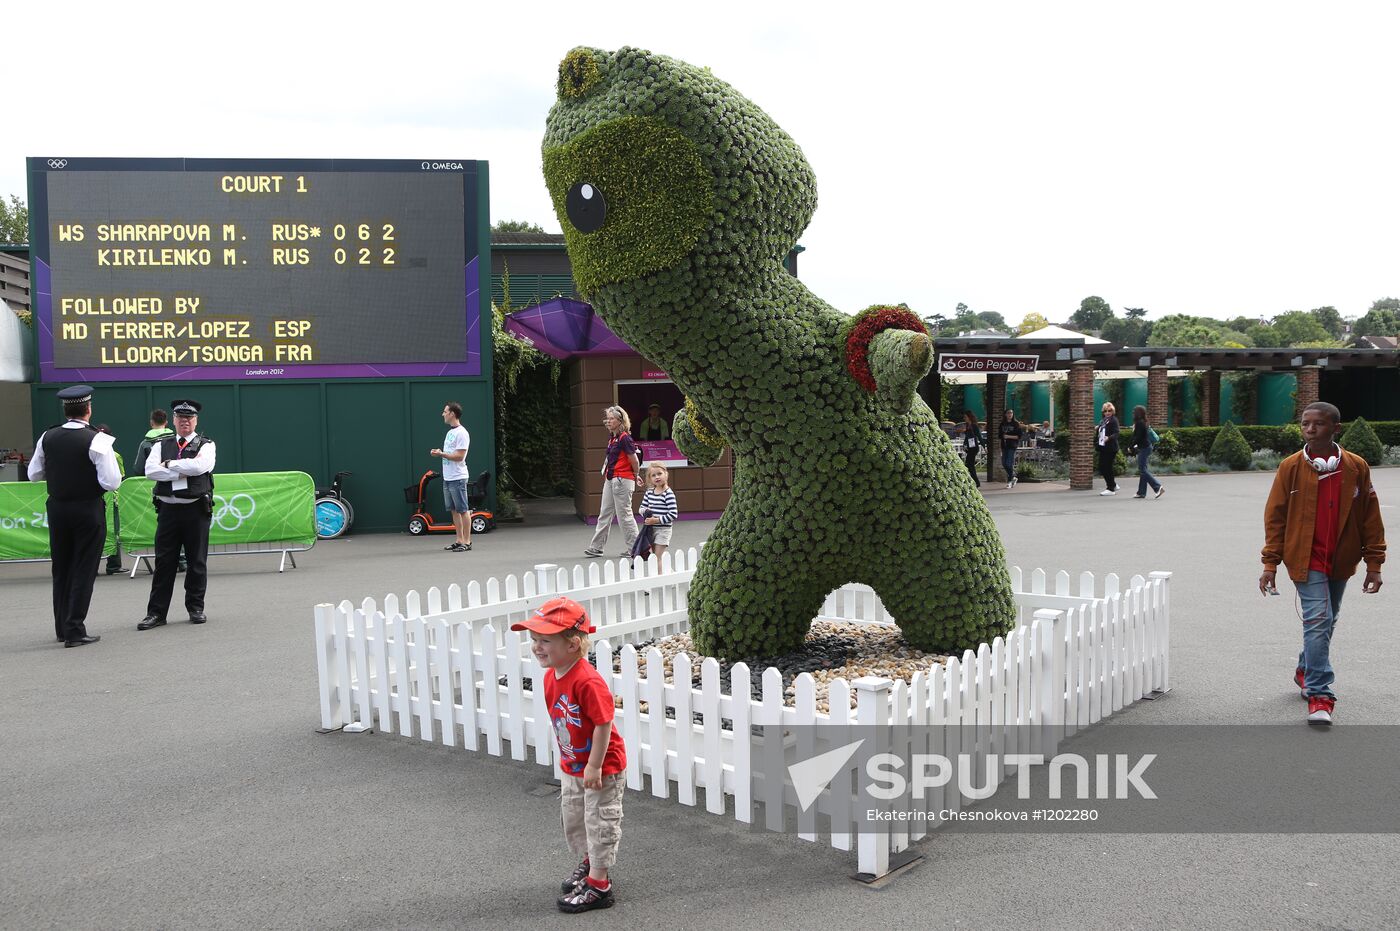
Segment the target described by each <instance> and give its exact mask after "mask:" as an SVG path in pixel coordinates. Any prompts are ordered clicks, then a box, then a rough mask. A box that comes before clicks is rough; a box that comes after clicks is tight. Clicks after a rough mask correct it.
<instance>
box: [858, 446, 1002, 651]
mask: <svg viewBox="0 0 1400 931" xmlns="http://www.w3.org/2000/svg"><path fill="white" fill-rule="evenodd" d="M944 445H945V446H946V447H947V448H941V449H938V450H936V451H935V452H934V453H933V458H934V461H935V462H936V463H937V466H936V468H937V472H938V474H939V475H942V476H945V477H946V480H945V481H940V482H938V489H939V490H938V494H937V497H935V498H934V499H933V501H932V504H931V506H930V507H928V508H927V509H925V510H923V513H922V514H921V519H920V520H918V521H916V522H914V523H912V524H910V523H907V522H903V523H901V524H900V525H899V530H898V532H896V531H895V530H894V529H891V530H890V531H889V532H888V534H887V536H886V539H888V540H889V541H890V545H889V546H888V547H887V548H882V549H881V551H880V552H879V553H877V554H872V558H870V559H868V561H867V562H866V565H865V566H863V567H862V569H861V571H860V577H861V578H862V579H864V580H866V581H868V582H869V584H870V585H871V586H872V587H873V588H874V589H875V591H876V593H878V594H879V596H880V601H881V602H883V603H884V605H885V608H886V610H888V611H889V613H890V614H891V616H893V618H894V620H895V623H897V624H898V625H899V627H900V630H902V631H903V632H904V638H905V639H906V640H907V641H909V643H910V645H912V646H914V647H916V648H918V649H920V650H925V651H929V652H939V653H961V652H962V651H963V650H966V649H972V650H975V649H977V646H978V644H980V643H984V642H986V643H990V642H991V641H992V639H993V638H995V637H997V636H1003V635H1005V634H1006V633H1008V632H1009V631H1010V630H1011V629H1012V628H1013V627H1014V626H1015V617H1016V615H1015V603H1014V600H1013V599H1012V596H1011V579H1010V576H1009V575H1008V574H1007V568H1006V551H1005V550H1004V549H1003V548H1002V544H1001V537H1000V535H999V534H998V533H997V529H996V525H995V524H994V523H993V521H992V515H991V512H989V511H988V510H987V506H986V504H985V503H984V502H983V500H982V496H981V495H980V494H978V493H977V492H976V491H975V490H974V489H973V487H972V482H971V480H970V479H969V478H968V477H967V473H966V472H960V471H959V470H960V468H961V467H960V466H959V465H958V463H957V459H956V458H955V456H954V454H953V452H952V448H951V446H947V444H944Z"/></svg>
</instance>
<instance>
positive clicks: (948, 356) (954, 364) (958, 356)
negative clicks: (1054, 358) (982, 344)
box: [938, 352, 1040, 375]
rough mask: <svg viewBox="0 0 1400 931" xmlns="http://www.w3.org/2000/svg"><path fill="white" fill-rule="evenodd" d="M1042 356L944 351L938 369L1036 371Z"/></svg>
mask: <svg viewBox="0 0 1400 931" xmlns="http://www.w3.org/2000/svg"><path fill="white" fill-rule="evenodd" d="M1039 362H1040V356H1034V355H1032V356H1010V355H996V354H993V353H985V352H943V353H939V355H938V371H939V372H942V373H943V374H945V375H955V374H959V373H967V374H974V373H985V374H995V375H1011V374H1016V373H1020V372H1034V371H1035V370H1036V365H1037V364H1038V363H1039Z"/></svg>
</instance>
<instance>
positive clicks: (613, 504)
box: [583, 404, 641, 557]
mask: <svg viewBox="0 0 1400 931" xmlns="http://www.w3.org/2000/svg"><path fill="white" fill-rule="evenodd" d="M603 426H605V427H607V428H608V452H607V456H606V458H604V460H603V468H602V469H601V470H600V471H601V472H602V475H603V503H602V506H601V507H600V508H599V509H598V526H597V529H595V530H594V531H593V539H592V541H591V542H590V543H589V544H588V547H587V549H585V550H584V551H583V555H585V556H590V557H597V556H602V555H603V547H604V546H605V545H607V542H608V533H609V532H610V531H611V530H612V522H613V517H616V518H617V522H618V523H619V524H621V525H622V532H623V534H624V535H625V536H626V538H627V549H626V551H625V552H623V553H622V555H623V556H624V557H626V556H631V555H632V544H633V543H635V542H636V540H637V518H636V517H635V516H634V515H633V514H632V495H633V494H634V493H636V490H637V475H638V473H639V472H640V471H641V460H640V459H638V458H637V444H636V443H634V442H632V436H631V434H630V433H628V430H629V429H630V428H631V426H632V422H631V418H630V417H628V416H627V412H626V411H625V410H623V409H622V408H620V407H618V406H617V405H616V404H614V405H613V406H612V407H609V408H608V409H607V410H605V411H603Z"/></svg>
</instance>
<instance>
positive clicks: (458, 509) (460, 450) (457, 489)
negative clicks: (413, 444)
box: [429, 401, 472, 553]
mask: <svg viewBox="0 0 1400 931" xmlns="http://www.w3.org/2000/svg"><path fill="white" fill-rule="evenodd" d="M442 422H443V423H445V424H447V438H446V439H445V440H443V441H442V449H434V450H431V451H430V453H429V454H430V455H433V456H437V457H438V458H439V459H441V460H442V500H443V502H444V503H446V505H447V510H449V511H451V512H452V526H453V527H455V528H457V539H456V540H455V541H454V542H453V543H452V545H450V546H445V547H443V549H445V550H447V551H448V552H449V553H466V552H468V551H470V550H471V548H472V515H471V508H470V507H469V506H468V505H467V448H468V447H469V446H471V442H472V438H471V435H470V434H469V433H467V428H466V427H464V426H462V405H460V404H458V403H457V402H456V401H448V402H447V404H446V405H444V406H443V408H442Z"/></svg>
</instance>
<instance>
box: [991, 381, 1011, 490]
mask: <svg viewBox="0 0 1400 931" xmlns="http://www.w3.org/2000/svg"><path fill="white" fill-rule="evenodd" d="M1004 410H1006V376H1005V375H988V376H987V481H989V482H1001V483H1002V484H1006V483H1007V482H1009V481H1011V479H1010V478H1008V477H1007V476H1006V470H1004V469H1003V468H1002V467H1001V434H1000V433H999V432H998V430H999V429H1000V427H1001V418H1002V417H1003V416H1005V415H1004V414H1002V411H1004Z"/></svg>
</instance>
